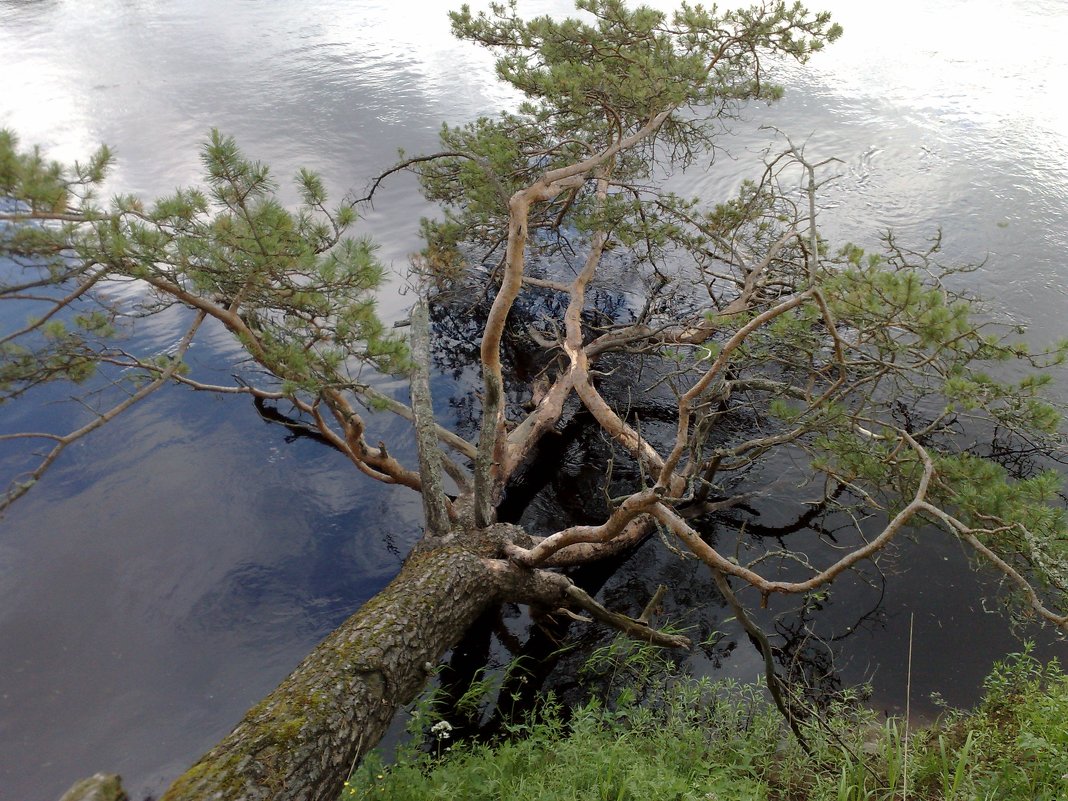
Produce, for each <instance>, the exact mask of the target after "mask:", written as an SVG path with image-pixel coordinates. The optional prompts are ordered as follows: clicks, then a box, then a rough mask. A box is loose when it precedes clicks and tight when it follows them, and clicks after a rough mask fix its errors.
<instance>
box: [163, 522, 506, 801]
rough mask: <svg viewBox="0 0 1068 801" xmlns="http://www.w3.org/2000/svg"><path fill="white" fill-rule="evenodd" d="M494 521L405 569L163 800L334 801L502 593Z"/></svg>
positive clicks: (430, 550) (430, 548) (439, 544)
mask: <svg viewBox="0 0 1068 801" xmlns="http://www.w3.org/2000/svg"><path fill="white" fill-rule="evenodd" d="M510 528H512V527H508V526H495V527H493V528H492V529H489V530H487V531H483V532H476V533H475V534H474V535H473V536H470V537H463V538H458V537H454V538H452V541H449V542H446V541H443V540H442V538H427V541H426V542H424V544H422V545H421V546H420V547H417V549H416V550H415V551H414V552H413V554H412V555H411V556H409V558H408V559H407V561H406V562H405V564H404V567H403V569H402V570H401V572H400V574H399V575H398V576H397V577H396V578H395V579H394V580H393V581H392V582H390V584H389V585H388V586H387V587H386V588H385V589H384V590H383V591H382V592H380V593H379V594H378V595H376V596H375V597H374V598H372V599H371V600H370V601H368V602H367V603H366V604H365V605H364V606H363V607H362V608H361V609H360V610H359V611H358V612H356V613H355V614H354V615H353V616H352V617H350V618H349V619H348V620H346V621H345V622H344V623H343V624H342V625H341V626H340V627H339V628H338V629H337V630H336V631H334V632H333V633H332V634H331V635H330V636H329V637H327V638H326V639H325V640H324V641H323V642H322V643H321V644H320V645H319V646H318V647H317V648H316V649H315V650H314V651H313V652H312V653H311V654H310V655H309V656H308V657H307V658H306V659H304V661H303V662H301V663H300V665H299V666H298V667H297V668H296V670H294V671H293V673H292V674H290V675H289V677H288V678H286V679H285V681H283V682H282V683H281V684H280V685H279V686H278V688H277V689H276V690H274V692H272V693H271V694H270V695H269V696H267V697H266V698H265V699H264V700H263V701H262V702H260V703H259V704H257V705H256V706H255V707H253V708H252V709H250V710H249V711H248V713H246V715H245V718H244V719H243V720H242V721H241V723H240V724H238V726H237V727H236V728H235V729H234V730H233V731H232V732H231V733H230V734H229V735H228V736H227V737H226V738H225V739H223V740H222V741H221V742H220V743H219V744H218V745H216V746H215V747H214V748H213V749H212V750H211V751H209V752H208V753H207V754H205V755H204V756H203V757H202V758H201V759H200V760H199V761H198V762H197V763H196V764H195V765H193V766H192V767H191V768H190V769H189V770H188V771H186V772H185V773H184V774H183V775H182V776H180V777H179V778H178V780H177V781H175V783H174V784H173V785H172V786H171V787H170V789H169V790H167V792H166V793H164V795H163V798H162V799H161V801H194V800H195V801H209V800H214V799H217V800H219V801H222V799H227V801H234V800H236V799H243V800H245V799H247V800H249V801H251V800H252V799H272V800H281V799H293V800H294V801H296V799H300V800H301V801H313V800H315V801H318V800H319V799H323V800H325V799H329V801H336V799H337V797H338V795H339V793H340V792H341V788H342V785H343V783H344V781H345V779H346V778H347V775H348V772H349V770H350V769H351V767H352V765H353V764H354V763H355V762H356V760H357V759H358V758H359V756H360V755H362V754H363V753H365V752H366V751H367V750H369V749H370V748H372V747H373V746H374V745H375V744H377V742H378V741H379V739H381V737H382V735H383V734H384V733H385V731H386V728H387V727H388V725H389V722H390V720H391V718H392V717H393V714H394V712H395V710H396V709H397V707H398V706H399V705H402V704H405V703H407V702H409V701H411V700H412V699H413V698H414V697H415V696H416V694H417V693H418V692H419V691H420V690H421V689H422V688H423V686H424V684H425V683H426V680H427V676H428V670H429V668H430V667H431V666H432V665H434V664H435V663H436V662H437V661H438V660H439V659H440V658H441V656H442V654H443V653H444V652H445V651H446V650H448V648H450V647H451V646H452V645H453V644H454V643H455V642H456V641H457V640H458V639H459V638H460V637H461V636H462V635H463V633H464V632H465V631H466V629H467V628H468V627H469V626H470V625H471V623H473V622H474V620H475V619H476V618H477V617H478V616H479V615H480V614H481V613H482V612H484V611H485V610H486V609H487V608H488V607H489V606H490V605H491V604H493V603H494V602H495V601H496V600H497V599H498V597H499V590H498V585H499V584H500V582H499V580H498V579H497V578H495V576H494V575H493V571H491V570H489V569H488V567H487V557H489V558H492V556H494V555H496V554H495V552H496V551H498V550H499V547H500V542H501V538H502V534H503V533H504V532H505V531H506V530H507V529H510Z"/></svg>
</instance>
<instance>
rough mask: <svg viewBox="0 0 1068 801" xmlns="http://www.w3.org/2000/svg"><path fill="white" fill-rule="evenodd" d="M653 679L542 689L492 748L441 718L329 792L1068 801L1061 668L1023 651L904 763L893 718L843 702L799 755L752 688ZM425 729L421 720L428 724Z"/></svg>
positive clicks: (504, 800) (617, 799)
mask: <svg viewBox="0 0 1068 801" xmlns="http://www.w3.org/2000/svg"><path fill="white" fill-rule="evenodd" d="M654 674H655V671H652V672H651V671H645V672H644V673H643V675H642V676H639V677H638V678H639V679H640V680H641V681H643V682H648V683H649V684H647V686H643V687H641V688H639V689H638V690H635V688H633V687H627V686H623V687H621V686H618V685H615V686H610V687H609V692H608V694H607V696H606V697H609V698H611V699H612V700H611V703H609V704H605V703H604V702H602V701H593V702H591V703H589V704H587V705H585V706H583V707H581V708H579V709H577V710H574V711H573V712H572V714H571V715H570V716H569V719H568V720H567V722H566V723H565V721H564V716H563V714H562V712H563V710H562V709H561V708H560V707H559V706H558V705H557V704H556V703H555V702H554V701H553V699H552V698H549V699H547V700H546V701H545V703H544V704H543V706H542V708H541V710H540V712H539V714H538V715H537V716H536V718H535V719H532V720H529V721H528V722H526V723H523V724H521V725H518V726H514V727H512V730H511V732H510V737H509V739H506V740H503V741H501V742H498V743H494V744H452V743H451V740H450V738H449V737H448V734H449V732H448V729H447V726H446V725H445V724H442V723H441V722H440V721H438V722H436V725H437V728H436V729H434V730H433V732H434V733H433V734H431V741H432V742H436V745H435V747H433V748H431V751H432V753H425V752H417V751H416V750H414V749H409V750H407V751H405V752H403V753H402V754H400V755H399V757H398V760H397V761H396V762H395V763H394V764H391V765H386V764H385V763H384V762H383V761H382V759H381V758H380V757H378V756H375V755H372V756H371V757H369V758H368V759H367V760H365V762H364V764H363V765H361V766H360V768H358V769H357V771H356V772H355V773H354V775H353V776H352V778H351V780H350V781H349V782H348V784H347V785H346V789H345V792H344V793H343V795H342V799H343V801H370V799H380V800H381V801H407V800H408V799H411V800H412V801H415V800H416V799H419V800H420V801H424V800H431V799H441V801H454V799H462V800H463V801H512V800H513V799H522V801H528V800H529V801H572V800H574V801H587V800H588V801H639V800H641V801H649V800H653V799H658V800H659V799H662V800H664V801H691V800H692V801H765V800H766V801H901V800H902V799H906V800H907V799H915V800H916V801H977V800H980V799H981V800H982V801H1017V800H1019V801H1064V800H1065V799H1068V677H1066V676H1065V674H1064V673H1063V672H1062V671H1061V669H1060V667H1059V666H1058V665H1057V664H1056V663H1052V664H1050V665H1042V664H1040V663H1038V662H1037V661H1035V660H1034V659H1033V658H1032V657H1031V656H1030V655H1029V654H1028V653H1027V652H1026V651H1025V653H1024V654H1020V655H1017V656H1014V657H1012V658H1011V659H1009V660H1008V661H1006V662H1005V663H1002V664H999V665H997V666H996V667H995V669H994V671H993V673H992V674H991V676H990V677H989V679H988V680H987V687H986V697H985V699H984V701H983V702H982V703H981V704H980V706H979V707H978V708H977V709H976V710H974V711H972V712H970V713H967V714H964V713H951V714H948V715H947V716H946V717H945V719H944V720H943V721H942V722H941V723H940V724H938V725H937V726H935V727H933V728H931V729H927V730H921V731H915V732H912V733H911V734H910V735H909V737H908V757H907V760H906V756H905V754H906V751H905V746H906V739H905V736H904V726H903V723H902V722H901V721H899V720H886V721H883V720H881V719H880V718H878V717H877V716H876V715H875V714H874V713H872V712H870V711H867V710H864V709H862V708H860V707H857V706H856V705H850V704H842V705H840V706H839V707H837V708H836V709H835V710H833V713H832V714H830V715H829V716H828V717H827V718H826V719H825V720H824V722H823V723H821V724H819V725H814V724H813V725H809V726H808V727H807V731H806V739H807V740H808V741H809V743H810V746H811V750H812V753H811V754H810V755H806V754H805V753H803V752H802V751H801V749H800V748H799V747H798V746H797V744H796V743H795V741H794V740H793V739H792V738H791V737H790V736H789V734H788V732H787V730H786V729H785V727H784V725H783V723H782V720H781V719H780V718H779V716H778V713H777V712H776V711H775V710H774V708H773V707H771V706H770V704H769V703H768V702H767V701H766V700H765V699H764V694H763V692H762V690H761V689H760V688H757V687H747V686H740V685H736V684H731V683H713V682H710V681H707V680H695V679H692V678H685V677H678V676H670V675H666V674H663V673H661V674H660V675H654ZM602 675H604V674H603V673H602ZM630 678H633V677H630ZM652 682H655V683H652ZM650 688H652V691H650ZM639 696H640V697H642V698H643V699H644V700H643V702H642V703H638V702H637V701H636V700H635V699H636V698H638V697H639ZM431 724H435V721H434V720H433V719H432V718H430V719H423V720H421V721H420V723H419V725H420V727H422V728H423V731H424V732H428V733H429V732H431ZM906 765H907V773H908V776H907V785H906V775H905V774H906ZM906 792H907V795H906Z"/></svg>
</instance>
